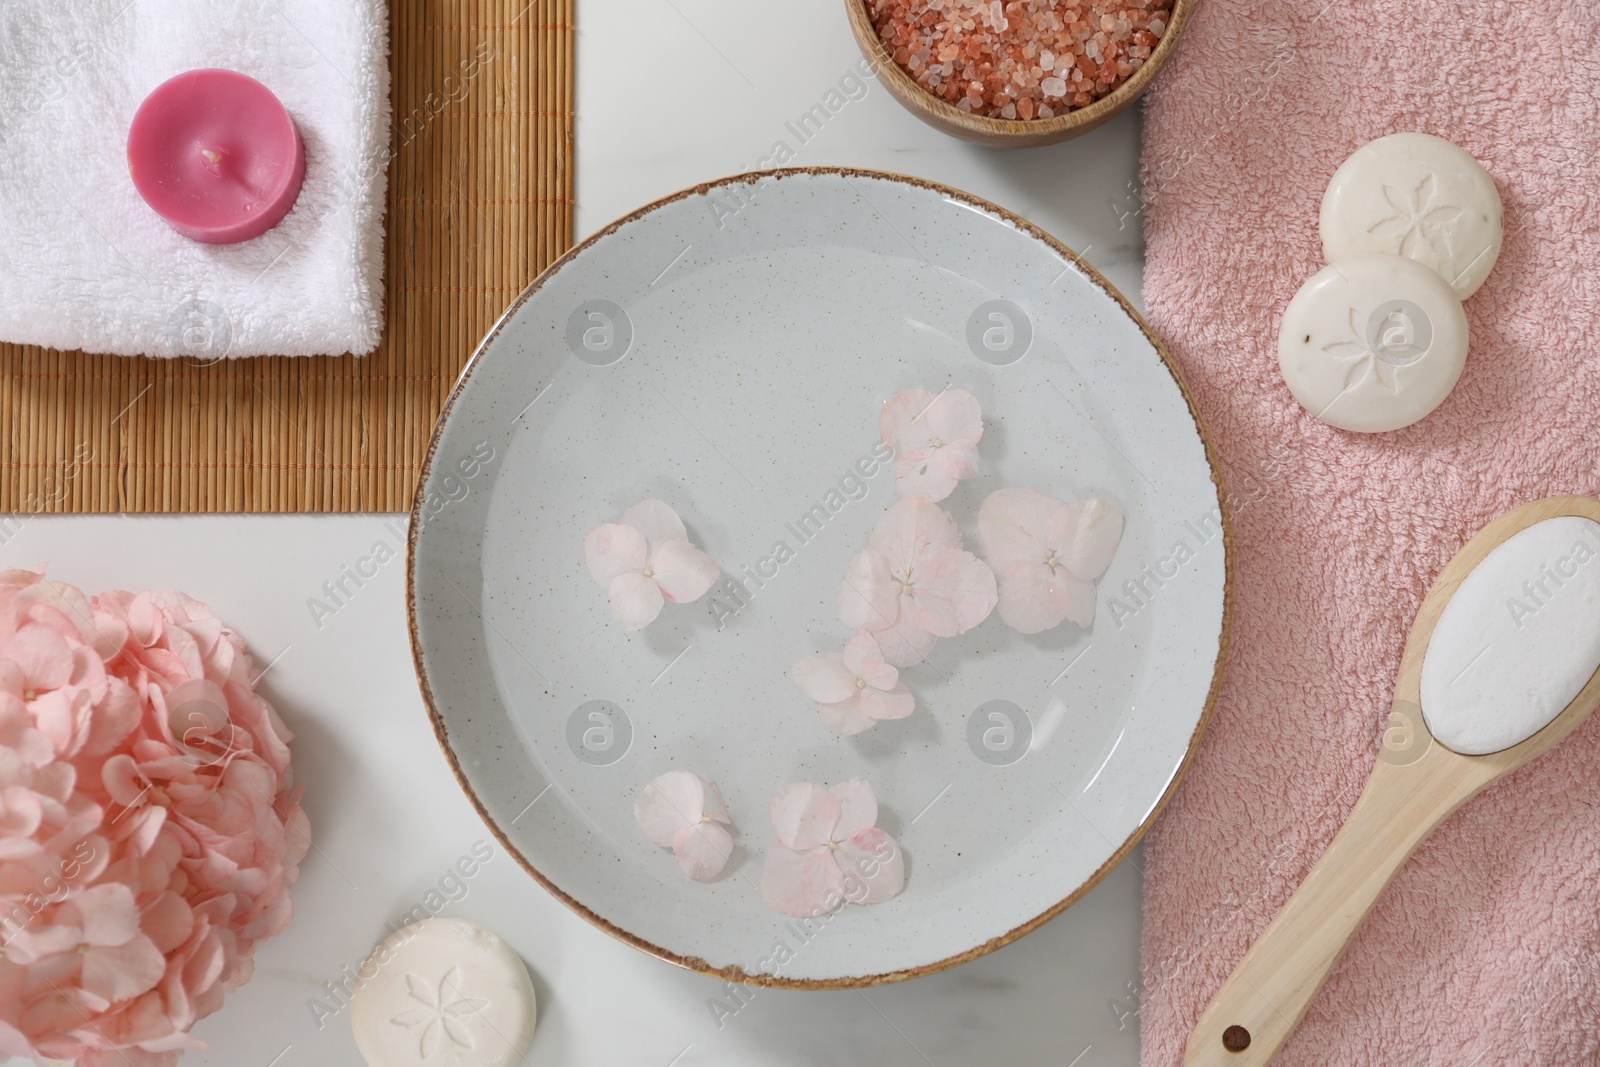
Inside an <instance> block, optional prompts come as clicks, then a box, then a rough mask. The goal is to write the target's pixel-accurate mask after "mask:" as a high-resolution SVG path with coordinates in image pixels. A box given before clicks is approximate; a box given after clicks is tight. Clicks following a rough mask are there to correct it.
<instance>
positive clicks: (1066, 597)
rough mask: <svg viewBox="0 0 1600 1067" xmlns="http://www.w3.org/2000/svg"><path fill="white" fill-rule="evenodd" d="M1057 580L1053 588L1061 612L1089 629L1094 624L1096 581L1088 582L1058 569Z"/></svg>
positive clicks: (1052, 591) (1057, 606)
mask: <svg viewBox="0 0 1600 1067" xmlns="http://www.w3.org/2000/svg"><path fill="white" fill-rule="evenodd" d="M1056 575H1057V577H1056V582H1055V585H1054V586H1053V587H1052V589H1051V595H1052V596H1053V597H1054V598H1055V602H1056V608H1057V610H1059V611H1060V612H1061V614H1062V615H1063V616H1064V617H1065V618H1068V619H1071V620H1072V621H1073V622H1075V623H1077V624H1078V625H1079V626H1081V627H1083V628H1084V629H1085V630H1087V629H1088V628H1089V627H1090V626H1093V625H1094V605H1095V592H1094V583H1093V582H1086V581H1084V580H1083V579H1081V578H1078V577H1076V576H1074V575H1072V574H1070V573H1067V572H1065V571H1063V570H1060V569H1058V570H1057V571H1056Z"/></svg>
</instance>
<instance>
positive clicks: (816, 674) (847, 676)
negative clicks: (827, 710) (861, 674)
mask: <svg viewBox="0 0 1600 1067" xmlns="http://www.w3.org/2000/svg"><path fill="white" fill-rule="evenodd" d="M789 673H790V674H791V675H792V676H793V678H794V684H795V685H798V686H799V687H800V689H801V690H802V691H803V692H804V693H805V695H806V696H808V697H810V698H811V699H812V700H815V701H816V702H817V703H818V704H836V703H838V702H839V701H841V700H853V699H854V698H855V695H856V679H855V675H853V674H851V673H850V671H849V670H848V669H847V668H846V667H845V659H844V657H843V656H841V655H840V654H839V653H837V652H831V653H829V654H828V655H826V656H807V657H805V658H804V659H802V660H800V661H799V662H797V663H796V664H795V665H794V667H793V668H791V669H790V672H789Z"/></svg>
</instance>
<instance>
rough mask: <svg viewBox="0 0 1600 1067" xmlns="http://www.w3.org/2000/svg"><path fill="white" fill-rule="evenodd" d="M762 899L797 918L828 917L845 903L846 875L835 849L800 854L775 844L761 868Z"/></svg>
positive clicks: (820, 849)
mask: <svg viewBox="0 0 1600 1067" xmlns="http://www.w3.org/2000/svg"><path fill="white" fill-rule="evenodd" d="M761 899H762V900H763V901H765V902H766V905H767V907H769V908H771V909H772V910H773V911H776V912H780V913H782V914H784V915H788V916H790V917H791V918H795V919H808V918H816V917H819V916H822V915H826V914H828V913H829V912H830V911H833V910H835V909H837V908H838V907H839V906H840V905H842V904H843V903H844V873H843V872H842V871H840V870H839V864H838V863H836V862H835V861H834V858H833V852H832V850H831V849H827V848H811V849H806V850H804V851H800V852H797V851H795V850H793V849H789V848H785V847H784V846H783V845H781V844H775V845H773V846H772V848H771V849H770V850H768V852H767V860H766V862H765V863H764V864H763V865H762V867H761Z"/></svg>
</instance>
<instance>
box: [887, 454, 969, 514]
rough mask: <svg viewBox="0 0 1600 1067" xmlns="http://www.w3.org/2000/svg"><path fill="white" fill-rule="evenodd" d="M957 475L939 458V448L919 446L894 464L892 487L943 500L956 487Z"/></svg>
mask: <svg viewBox="0 0 1600 1067" xmlns="http://www.w3.org/2000/svg"><path fill="white" fill-rule="evenodd" d="M958 480H959V479H957V478H956V476H955V475H953V474H951V473H950V472H949V471H948V470H946V469H945V468H944V465H943V464H941V463H940V462H939V450H937V449H933V448H918V449H914V450H912V451H910V452H907V453H905V454H904V455H903V456H901V457H900V458H899V459H897V460H895V464H894V487H895V489H896V490H897V491H898V492H899V493H900V495H901V496H903V497H920V498H923V499H926V500H928V501H938V500H943V499H944V498H945V497H947V496H949V495H950V494H951V493H953V492H955V491H956V483H957V481H958Z"/></svg>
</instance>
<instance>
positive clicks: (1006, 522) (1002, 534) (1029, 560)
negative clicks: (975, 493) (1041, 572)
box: [978, 488, 1064, 576]
mask: <svg viewBox="0 0 1600 1067" xmlns="http://www.w3.org/2000/svg"><path fill="white" fill-rule="evenodd" d="M1063 506H1064V505H1063V504H1062V503H1061V501H1059V500H1057V499H1056V498H1055V497H1053V496H1046V495H1045V494H1043V493H1037V492H1034V491H1033V490H1032V489H1021V488H1012V489H996V490H995V491H994V492H992V493H990V494H989V495H988V496H987V497H985V498H984V501H983V503H982V504H981V505H979V507H978V543H979V544H980V545H981V546H983V555H984V558H985V559H987V560H988V561H989V566H991V567H993V568H994V571H995V573H996V574H999V575H1002V576H1003V575H1005V574H1008V573H1010V572H1011V571H1012V570H1013V569H1015V568H1017V567H1025V566H1031V565H1032V564H1035V563H1043V562H1045V561H1046V560H1047V559H1049V558H1050V523H1051V520H1052V519H1053V518H1054V517H1055V515H1056V514H1057V512H1059V511H1061V509H1062V507H1063Z"/></svg>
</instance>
